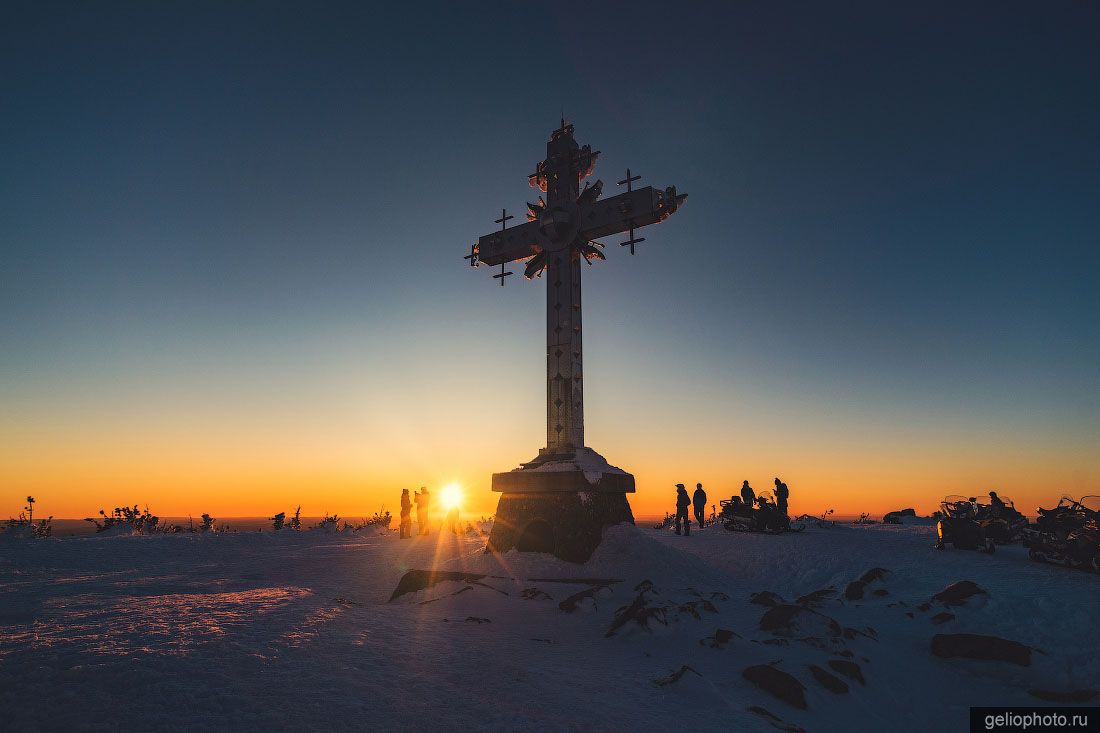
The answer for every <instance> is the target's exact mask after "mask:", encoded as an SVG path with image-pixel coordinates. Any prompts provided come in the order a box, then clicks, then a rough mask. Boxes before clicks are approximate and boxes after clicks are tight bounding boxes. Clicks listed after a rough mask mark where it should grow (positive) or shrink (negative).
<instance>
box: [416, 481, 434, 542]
mask: <svg viewBox="0 0 1100 733" xmlns="http://www.w3.org/2000/svg"><path fill="white" fill-rule="evenodd" d="M431 506H432V495H431V494H429V493H428V489H427V487H425V486H421V487H420V511H419V512H417V525H418V527H417V528H418V529H419V530H420V534H423V535H426V534H428V517H429V514H430V511H431Z"/></svg>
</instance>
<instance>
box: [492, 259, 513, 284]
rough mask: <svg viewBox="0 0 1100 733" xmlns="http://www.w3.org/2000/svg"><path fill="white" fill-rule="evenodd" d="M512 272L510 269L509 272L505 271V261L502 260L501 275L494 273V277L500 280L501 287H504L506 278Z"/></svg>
mask: <svg viewBox="0 0 1100 733" xmlns="http://www.w3.org/2000/svg"><path fill="white" fill-rule="evenodd" d="M511 274H512V273H511V271H509V272H505V271H504V263H503V262H501V263H500V274H499V275H493V279H494V280H500V287H502V288H503V287H504V278H506V277H508V276H509V275H511Z"/></svg>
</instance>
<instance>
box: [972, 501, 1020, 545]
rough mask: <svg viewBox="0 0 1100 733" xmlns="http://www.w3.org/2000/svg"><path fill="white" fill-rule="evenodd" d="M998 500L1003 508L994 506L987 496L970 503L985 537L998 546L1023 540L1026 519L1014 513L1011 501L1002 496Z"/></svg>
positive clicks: (1014, 509)
mask: <svg viewBox="0 0 1100 733" xmlns="http://www.w3.org/2000/svg"><path fill="white" fill-rule="evenodd" d="M1000 499H1001V501H1002V502H1003V504H1004V506H1003V508H1002V507H998V506H997V505H995V504H994V503H993V501H992V499H991V498H990V496H989V495H988V494H987V495H985V496H984V497H978V499H977V500H976V501H974V500H972V501H973V503H974V510H975V513H976V517H975V518H976V519H977V520H978V524H980V525H981V527H982V532H983V533H984V534H985V536H986V537H988V538H989V539H991V540H993V542H994V543H996V544H998V545H1008V544H1011V543H1013V542H1016V541H1018V540H1022V539H1024V536H1025V534H1026V532H1025V530H1026V529H1027V527H1028V521H1027V517H1025V516H1024V515H1023V514H1021V513H1020V512H1018V511H1016V505H1015V504H1014V503H1013V502H1012V499H1009V498H1006V497H1003V496H1002V497H1000Z"/></svg>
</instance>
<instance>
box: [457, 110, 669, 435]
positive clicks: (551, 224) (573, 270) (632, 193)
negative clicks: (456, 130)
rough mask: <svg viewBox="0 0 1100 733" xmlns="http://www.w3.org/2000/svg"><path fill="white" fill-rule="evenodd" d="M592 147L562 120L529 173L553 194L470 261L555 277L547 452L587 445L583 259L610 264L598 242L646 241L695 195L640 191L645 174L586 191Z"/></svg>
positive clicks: (488, 239) (549, 293)
mask: <svg viewBox="0 0 1100 733" xmlns="http://www.w3.org/2000/svg"><path fill="white" fill-rule="evenodd" d="M599 154H600V153H599V151H598V150H595V151H594V150H592V147H591V146H590V145H584V146H583V147H582V146H581V145H578V144H577V142H576V140H574V138H573V125H572V124H570V123H567V122H566V121H565V120H562V122H561V127H559V128H558V129H556V130H554V131H553V132H552V133H551V134H550V141H549V142H548V143H547V144H546V158H545V159H544V160H543V161H541V162H540V163H539V164H538V165H537V166H536V167H535V172H534V173H532V174H531V175H529V176H528V183H529V184H530V185H531V186H532V187H533V188H538V189H539V190H540V191H542V192H544V193H545V194H546V199H545V200H543V198H542V197H541V196H540V197H539V199H538V201H537V202H535V203H529V204H527V222H526V223H524V224H518V225H516V226H513V227H508V225H507V221H508V220H509V219H512V218H513V217H511V216H509V215H508V213H507V212H506V211H504V210H502V211H501V218H500V219H497V220H496V223H497V224H500V225H501V229H500V231H498V232H494V233H492V234H486V235H484V236H482V237H480V238H479V239H478V241H477V244H475V245H473V248H472V249H471V251H470V254H469V255H467V256H466V257H465V258H464V259H468V260H470V264H471V265H473V266H475V267H476V266H477V265H479V264H485V265H491V266H496V265H500V274H497V275H493V277H494V278H499V279H500V284H501V285H503V284H504V278H505V277H507V276H508V275H511V274H512V273H510V272H505V271H504V265H505V263H508V262H518V261H525V262H526V263H527V264H526V266H525V268H524V273H523V274H524V276H525V277H526V278H527V279H528V280H530V279H533V278H535V277H541V276H542V274H543V272H545V273H546V274H547V281H548V282H547V288H546V448H545V449H544V452H545V453H548V454H553V455H561V454H566V453H571V452H574V451H576V450H577V449H580V448H583V447H584V401H583V392H582V374H583V371H582V359H581V270H580V261H581V260H582V259H583V260H584V261H586V262H588V264H592V260H604V259H607V258H606V257H605V256H604V253H603V252H602V251H601V250H602V249H603V245H602V244H601V243H600V242H598V241H596V240H597V238H599V237H602V236H606V235H609V234H618V233H620V232H628V233H629V239H628V240H627V241H626V242H623V243H622V246H624V247H625V246H627V245H629V246H630V253H631V254H634V245H635V244H638V243H639V242H642V241H645V238H644V237H639V238H635V236H634V230H635V229H636V228H638V227H643V226H647V225H649V224H656V223H658V222H661V221H664V220H665V219H667V218H668V217H669V216H671V215H672V214H673V213H675V212H676V210H677V209H678V208H679V207H680V206H682V205H683V203H684V200H685V199H686V198H687V194H681V193H677V192H676V187H675V186H670V187H669V188H666V189H663V190H662V189H655V188H653V187H652V186H646V187H645V188H639V189H635V188H634V187H633V185H632V184H633V182H634V181H637V180H639V179H640V176H631V175H630V169H629V168H628V169H627V171H626V178H625V179H624V180H622V181H619V184H620V185H623V184H626V192H625V193H620V194H618V195H617V196H612V197H611V198H608V199H601V198H600V196H601V194H602V193H603V183H602V182H601V181H598V180H597V181H596V182H595V183H594V184H592V185H589V184H588V183H587V182H586V183H585V186H584V189H583V190H582V189H581V188H580V182H581V181H582V180H583V179H585V178H587V177H588V176H589V175H591V173H592V170H593V169H594V168H595V166H596V159H597V158H598V157H599Z"/></svg>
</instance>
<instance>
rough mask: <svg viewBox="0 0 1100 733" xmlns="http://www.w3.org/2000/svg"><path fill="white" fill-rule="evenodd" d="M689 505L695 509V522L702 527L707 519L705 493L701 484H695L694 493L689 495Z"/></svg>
mask: <svg viewBox="0 0 1100 733" xmlns="http://www.w3.org/2000/svg"><path fill="white" fill-rule="evenodd" d="M691 505H692V508H694V509H695V521H696V522H697V523H698V524H699V526H700V527H702V526H703V525H704V524H706V518H707V492H705V491H703V485H702V484H695V493H694V494H692V495H691Z"/></svg>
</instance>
